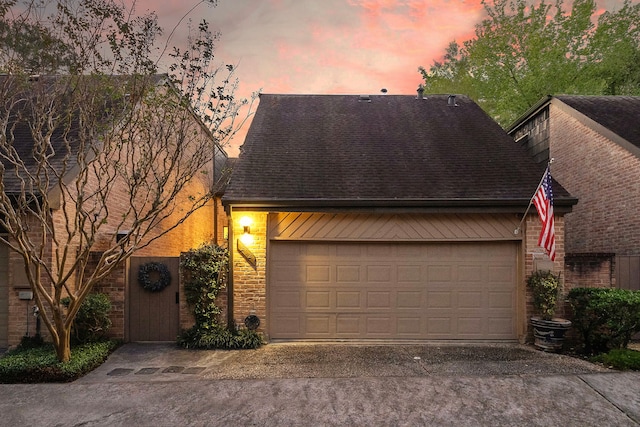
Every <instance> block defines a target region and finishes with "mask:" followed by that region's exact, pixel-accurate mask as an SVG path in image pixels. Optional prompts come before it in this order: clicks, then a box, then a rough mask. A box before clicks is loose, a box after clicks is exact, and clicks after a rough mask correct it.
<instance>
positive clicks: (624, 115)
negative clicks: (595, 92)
mask: <svg viewBox="0 0 640 427" xmlns="http://www.w3.org/2000/svg"><path fill="white" fill-rule="evenodd" d="M556 98H557V99H559V100H560V101H562V102H564V103H565V104H567V105H568V106H570V107H572V108H574V109H575V110H577V111H579V112H581V113H582V114H584V115H585V116H587V117H589V118H590V119H592V120H593V121H595V122H597V123H599V124H601V125H602V126H604V127H606V128H607V129H609V130H610V131H612V132H614V133H616V134H618V135H619V136H621V137H622V138H624V139H626V140H627V141H629V142H630V143H631V144H633V145H635V146H636V147H638V148H640V126H638V121H639V120H640V96H570V95H559V96H556Z"/></svg>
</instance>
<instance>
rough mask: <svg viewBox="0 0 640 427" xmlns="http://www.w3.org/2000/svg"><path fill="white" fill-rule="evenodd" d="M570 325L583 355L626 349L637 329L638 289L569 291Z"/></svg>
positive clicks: (639, 325) (639, 326) (639, 317)
mask: <svg viewBox="0 0 640 427" xmlns="http://www.w3.org/2000/svg"><path fill="white" fill-rule="evenodd" d="M568 299H569V302H570V303H571V306H572V308H573V326H574V328H576V330H577V331H578V333H579V338H580V339H581V341H582V345H583V350H584V352H585V353H587V354H598V353H605V352H607V351H608V350H610V349H619V348H626V347H627V345H628V344H629V341H631V337H632V336H633V335H634V334H636V333H637V332H640V292H638V291H629V290H625V289H612V288H574V289H572V290H571V291H569V295H568Z"/></svg>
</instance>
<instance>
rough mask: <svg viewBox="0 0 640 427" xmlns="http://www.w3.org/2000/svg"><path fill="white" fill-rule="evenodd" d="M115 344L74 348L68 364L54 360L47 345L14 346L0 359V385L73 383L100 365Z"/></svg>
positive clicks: (96, 344) (107, 342) (109, 342)
mask: <svg viewBox="0 0 640 427" xmlns="http://www.w3.org/2000/svg"><path fill="white" fill-rule="evenodd" d="M118 345H119V343H118V342H117V341H102V342H95V343H88V344H83V345H80V346H78V347H74V348H72V349H71V360H70V361H68V362H59V361H58V358H57V356H56V352H55V350H54V348H53V345H51V344H45V345H43V346H39V347H25V348H23V347H18V348H17V349H15V350H12V351H9V352H8V353H6V354H5V355H4V356H2V357H0V383H3V384H13V383H47V382H69V381H73V380H75V379H77V378H80V377H81V376H83V375H85V374H86V373H88V372H90V371H92V370H93V369H95V368H97V367H98V366H100V365H101V364H102V363H103V362H104V361H105V360H106V359H107V356H109V354H110V353H111V352H112V351H113V350H115V349H116V348H117V347H118Z"/></svg>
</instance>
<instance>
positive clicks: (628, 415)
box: [576, 375, 640, 425]
mask: <svg viewBox="0 0 640 427" xmlns="http://www.w3.org/2000/svg"><path fill="white" fill-rule="evenodd" d="M576 376H577V377H578V379H579V380H580V381H582V382H583V383H584V384H586V385H587V387H589V388H590V389H591V390H593V391H594V392H596V393H597V394H598V395H600V396H601V397H602V398H603V399H604V400H606V401H607V402H609V403H610V404H611V405H613V406H614V407H615V408H616V409H617V410H618V411H620V412H621V413H623V414H624V415H625V416H626V417H627V418H628V419H629V420H631V421H632V422H633V423H634V424H635V425H640V420H637V419H635V418H634V417H633V414H630V413H629V412H628V411H626V410H625V409H624V408H623V407H622V406H620V405H618V404H617V403H616V402H615V401H614V400H612V399H610V398H609V397H608V396H607V395H606V394H605V393H603V392H601V391H600V390H598V389H597V388H596V387H594V386H592V385H591V384H590V383H589V381H587V380H585V379H584V378H582V376H581V375H576Z"/></svg>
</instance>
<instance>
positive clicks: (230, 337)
mask: <svg viewBox="0 0 640 427" xmlns="http://www.w3.org/2000/svg"><path fill="white" fill-rule="evenodd" d="M262 344H263V342H262V336H261V335H260V334H259V333H258V332H256V331H250V330H248V329H240V330H236V329H235V328H231V329H228V328H225V327H222V326H216V327H215V328H211V329H208V330H206V331H202V330H200V329H198V328H197V326H193V327H192V328H191V329H188V330H186V331H184V332H183V333H182V334H181V335H180V337H179V338H178V345H180V346H182V347H184V348H197V349H226V350H237V349H252V348H258V347H260V346H261V345H262Z"/></svg>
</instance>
